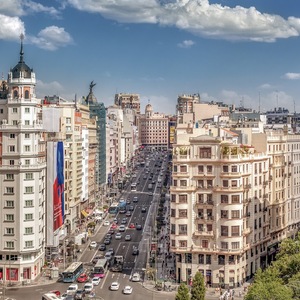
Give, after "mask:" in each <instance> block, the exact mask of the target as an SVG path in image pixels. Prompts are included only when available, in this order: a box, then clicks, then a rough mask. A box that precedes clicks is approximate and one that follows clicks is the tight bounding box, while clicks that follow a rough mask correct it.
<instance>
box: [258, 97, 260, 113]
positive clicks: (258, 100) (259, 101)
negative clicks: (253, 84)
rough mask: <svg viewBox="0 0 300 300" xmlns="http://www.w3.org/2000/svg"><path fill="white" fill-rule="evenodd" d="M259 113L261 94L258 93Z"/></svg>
mask: <svg viewBox="0 0 300 300" xmlns="http://www.w3.org/2000/svg"><path fill="white" fill-rule="evenodd" d="M258 112H259V113H260V92H258Z"/></svg>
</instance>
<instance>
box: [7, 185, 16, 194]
mask: <svg viewBox="0 0 300 300" xmlns="http://www.w3.org/2000/svg"><path fill="white" fill-rule="evenodd" d="M5 192H6V194H9V195H13V194H14V192H15V191H14V188H13V187H10V186H7V187H6V189H5Z"/></svg>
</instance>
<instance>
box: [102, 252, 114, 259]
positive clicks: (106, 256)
mask: <svg viewBox="0 0 300 300" xmlns="http://www.w3.org/2000/svg"><path fill="white" fill-rule="evenodd" d="M112 256H113V255H112V253H111V252H110V251H108V252H106V253H105V256H104V257H105V259H106V260H107V261H110V260H111V259H112Z"/></svg>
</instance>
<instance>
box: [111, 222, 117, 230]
mask: <svg viewBox="0 0 300 300" xmlns="http://www.w3.org/2000/svg"><path fill="white" fill-rule="evenodd" d="M117 227H118V225H117V224H116V223H112V225H111V227H110V229H116V228H117Z"/></svg>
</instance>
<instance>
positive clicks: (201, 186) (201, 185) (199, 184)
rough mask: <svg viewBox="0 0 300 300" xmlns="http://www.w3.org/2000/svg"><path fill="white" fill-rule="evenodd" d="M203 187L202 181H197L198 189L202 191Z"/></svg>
mask: <svg viewBox="0 0 300 300" xmlns="http://www.w3.org/2000/svg"><path fill="white" fill-rule="evenodd" d="M203 186H204V181H203V180H198V188H200V189H202V188H203Z"/></svg>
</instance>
